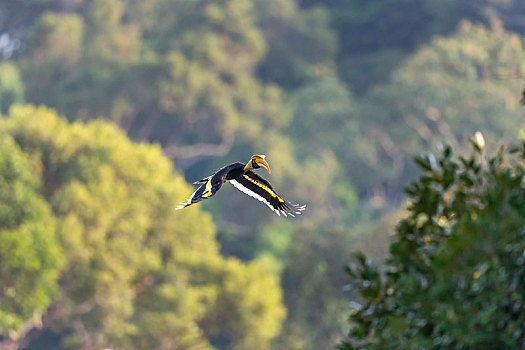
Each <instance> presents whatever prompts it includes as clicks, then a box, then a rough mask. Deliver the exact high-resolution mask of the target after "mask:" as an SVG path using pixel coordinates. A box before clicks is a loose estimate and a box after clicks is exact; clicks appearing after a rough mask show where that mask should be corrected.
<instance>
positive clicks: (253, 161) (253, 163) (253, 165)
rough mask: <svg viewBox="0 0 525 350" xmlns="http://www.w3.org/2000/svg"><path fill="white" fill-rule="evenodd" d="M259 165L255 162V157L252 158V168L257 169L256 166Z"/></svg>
mask: <svg viewBox="0 0 525 350" xmlns="http://www.w3.org/2000/svg"><path fill="white" fill-rule="evenodd" d="M260 167H261V166H260V165H259V164H257V162H256V161H255V159H252V168H254V169H257V168H260Z"/></svg>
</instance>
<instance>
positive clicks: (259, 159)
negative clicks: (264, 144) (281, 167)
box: [244, 154, 270, 174]
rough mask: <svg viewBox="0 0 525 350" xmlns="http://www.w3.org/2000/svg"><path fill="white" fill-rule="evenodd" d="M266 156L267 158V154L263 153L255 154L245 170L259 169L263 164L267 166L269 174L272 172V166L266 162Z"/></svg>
mask: <svg viewBox="0 0 525 350" xmlns="http://www.w3.org/2000/svg"><path fill="white" fill-rule="evenodd" d="M264 158H266V156H265V155H262V154H261V155H259V154H255V155H253V156H252V158H251V159H250V160H249V161H248V163H246V166H245V167H244V171H248V170H253V169H258V168H260V167H261V166H263V167H265V168H266V170H268V174H270V166H269V165H268V163H266V161H265V160H264Z"/></svg>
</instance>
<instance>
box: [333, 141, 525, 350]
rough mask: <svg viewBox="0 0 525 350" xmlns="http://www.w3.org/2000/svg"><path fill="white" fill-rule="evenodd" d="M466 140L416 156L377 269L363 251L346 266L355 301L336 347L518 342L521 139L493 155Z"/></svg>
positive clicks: (523, 313)
mask: <svg viewBox="0 0 525 350" xmlns="http://www.w3.org/2000/svg"><path fill="white" fill-rule="evenodd" d="M472 144H473V151H472V153H471V154H470V155H469V156H468V157H461V156H459V157H455V156H454V155H453V154H452V149H451V148H450V147H448V146H447V147H445V148H444V150H443V152H442V153H441V154H440V155H438V156H434V155H427V156H423V157H419V158H416V160H415V161H416V163H417V164H418V165H419V167H420V168H421V169H422V170H423V171H424V175H423V176H421V178H420V179H419V180H417V181H416V182H414V183H412V184H411V185H410V186H409V187H408V188H407V189H406V193H407V194H408V196H409V206H408V210H409V216H408V217H407V218H406V219H404V220H402V221H401V222H400V223H399V225H398V226H397V230H396V235H395V240H394V242H393V243H392V245H391V247H390V257H389V259H388V262H387V264H386V268H385V271H386V274H385V275H384V276H382V275H381V274H380V273H379V272H378V270H377V268H375V267H373V266H372V265H371V264H370V261H369V260H368V258H367V257H365V256H364V255H358V256H357V259H356V261H355V263H354V264H352V265H350V266H349V267H348V268H347V273H348V275H349V276H350V277H351V278H352V282H351V283H352V284H353V285H354V286H355V287H356V289H357V291H359V294H360V299H358V300H355V301H353V302H352V303H351V304H352V305H353V310H352V311H351V316H350V319H351V323H352V327H351V330H350V335H349V339H348V340H347V341H346V342H345V343H344V344H342V345H341V347H340V348H341V349H458V350H459V349H471V350H483V349H487V350H488V349H523V347H524V346H525V333H524V331H523V324H524V322H525V304H524V303H523V300H524V297H525V269H524V268H523V266H524V264H525V255H524V251H525V210H524V208H525V187H524V186H523V184H524V183H525V163H524V162H525V141H521V144H520V145H519V146H516V147H511V148H509V149H506V148H505V147H501V148H500V149H499V150H498V151H497V153H496V154H495V155H492V156H486V155H485V153H484V151H483V146H484V142H483V141H482V140H481V139H480V138H476V140H475V141H473V142H472Z"/></svg>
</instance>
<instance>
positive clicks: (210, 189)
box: [175, 176, 223, 210]
mask: <svg viewBox="0 0 525 350" xmlns="http://www.w3.org/2000/svg"><path fill="white" fill-rule="evenodd" d="M195 184H202V185H200V186H199V188H197V190H195V192H193V193H192V194H191V196H190V198H187V199H186V202H182V203H180V204H179V205H177V206H176V207H175V210H179V209H182V208H186V207H187V206H189V205H192V204H195V203H198V202H200V201H202V200H205V199H208V198H211V197H213V196H214V195H215V193H217V191H219V189H220V188H221V187H222V184H223V181H222V179H221V178H216V177H215V176H208V177H207V178H205V179H202V180H199V181H197V182H195Z"/></svg>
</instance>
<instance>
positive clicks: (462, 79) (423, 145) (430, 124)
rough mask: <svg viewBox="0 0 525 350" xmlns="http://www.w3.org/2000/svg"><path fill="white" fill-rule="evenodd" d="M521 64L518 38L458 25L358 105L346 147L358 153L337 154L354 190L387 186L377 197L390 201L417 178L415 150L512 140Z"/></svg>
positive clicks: (524, 59)
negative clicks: (477, 135)
mask: <svg viewBox="0 0 525 350" xmlns="http://www.w3.org/2000/svg"><path fill="white" fill-rule="evenodd" d="M524 64H525V50H524V49H523V46H522V44H521V40H520V38H519V37H518V36H517V35H515V34H512V33H509V32H506V31H505V30H504V29H503V28H502V26H501V23H500V22H498V21H496V20H495V21H494V22H493V23H492V27H491V28H486V27H484V26H480V25H474V24H472V23H470V22H463V23H462V24H461V26H460V28H459V29H458V31H457V32H456V33H455V34H454V35H452V36H450V37H447V38H441V37H440V38H435V39H434V40H433V41H432V43H431V44H429V45H427V46H424V47H422V48H421V49H420V50H419V51H418V52H417V53H416V54H415V55H414V56H413V57H412V58H411V59H409V60H407V61H406V62H405V64H403V66H402V67H401V68H399V69H398V70H397V71H396V72H395V73H394V75H393V78H392V81H391V82H390V83H388V84H386V85H383V86H379V87H377V88H375V89H374V90H373V91H372V92H371V93H370V94H369V95H368V96H367V98H366V99H362V100H360V101H361V102H362V103H358V104H357V105H356V108H355V111H356V112H355V115H356V116H359V120H360V121H361V123H360V125H359V127H358V128H357V130H359V133H357V134H355V137H354V138H352V141H355V142H352V146H351V147H350V148H352V149H356V150H358V151H356V152H346V149H345V150H343V149H341V148H339V149H341V152H339V153H338V154H337V155H338V158H339V159H340V160H341V161H342V163H343V164H348V165H351V166H349V167H348V168H346V172H347V174H348V175H349V176H350V177H351V178H352V179H354V181H355V182H354V184H355V185H356V187H357V188H359V189H361V190H364V189H365V188H368V191H378V189H377V188H376V189H374V188H373V186H374V185H375V186H381V184H385V185H384V187H383V188H382V189H381V191H380V192H383V193H384V194H385V195H386V196H387V197H390V198H393V197H395V196H398V195H399V193H400V192H401V189H402V188H403V186H404V185H405V183H406V181H407V179H412V178H414V177H415V175H416V169H415V168H414V166H413V165H412V163H411V162H410V158H411V157H413V156H415V155H417V154H418V153H419V152H420V151H421V150H423V149H429V148H430V147H432V146H433V145H436V144H440V143H443V142H447V143H450V144H451V145H452V146H453V147H460V144H461V142H460V141H459V140H464V139H466V138H467V137H469V136H470V135H473V134H474V132H475V131H476V130H482V131H483V133H484V134H485V136H486V138H487V140H489V141H494V142H495V141H496V140H499V139H501V138H505V137H515V136H516V131H515V130H518V129H519V128H520V127H521V126H522V125H523V122H522V120H523V116H522V111H521V110H519V92H520V88H521V82H520V81H519V80H517V79H513V78H512V77H514V76H515V75H516V74H517V75H520V74H522V73H521V72H522V70H523V67H524ZM349 125H350V126H352V124H349ZM371 177H372V178H373V179H371ZM363 180H364V181H365V182H363ZM371 180H372V181H371ZM365 183H368V184H370V185H368V184H365ZM372 184H374V185H372ZM387 188H388V190H387ZM387 191H391V192H390V193H388V192H387Z"/></svg>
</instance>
